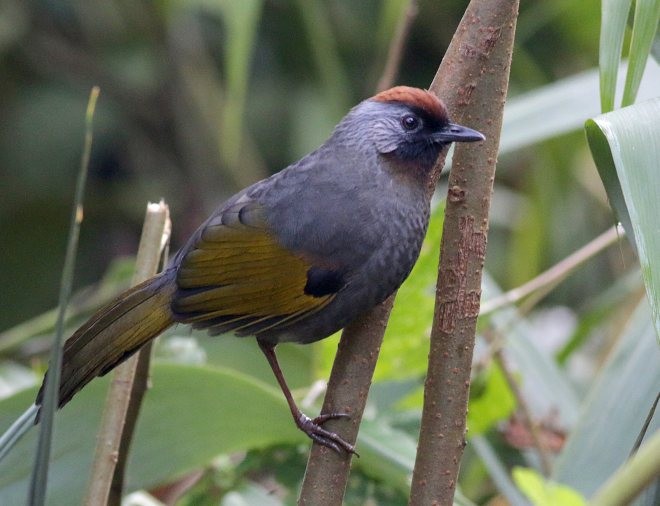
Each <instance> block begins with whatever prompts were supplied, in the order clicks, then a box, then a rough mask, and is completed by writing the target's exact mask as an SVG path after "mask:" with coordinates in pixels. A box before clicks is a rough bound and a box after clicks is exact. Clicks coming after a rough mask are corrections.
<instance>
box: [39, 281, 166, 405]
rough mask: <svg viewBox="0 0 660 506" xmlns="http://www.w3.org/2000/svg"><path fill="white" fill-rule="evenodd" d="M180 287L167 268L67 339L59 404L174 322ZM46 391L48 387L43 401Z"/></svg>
mask: <svg viewBox="0 0 660 506" xmlns="http://www.w3.org/2000/svg"><path fill="white" fill-rule="evenodd" d="M175 290H176V284H175V283H174V279H173V273H172V271H166V272H164V273H162V274H160V275H158V276H156V277H154V278H151V279H149V280H147V281H145V282H143V283H141V284H139V285H136V286H135V287H133V288H131V289H130V290H128V291H126V292H124V293H122V294H121V295H120V296H119V297H117V298H116V299H115V300H114V301H113V302H111V303H110V304H108V305H106V306H104V307H102V308H101V309H99V310H98V311H97V312H96V313H95V314H94V315H93V316H92V317H91V318H90V319H89V320H88V321H87V322H86V323H85V324H84V325H83V326H82V327H80V328H79V329H78V330H77V331H76V332H75V333H74V334H73V335H72V336H71V337H70V338H69V339H68V340H67V341H66V342H65V343H64V352H63V353H64V355H63V357H62V375H61V378H60V389H59V403H58V406H59V407H62V406H64V405H65V404H66V403H67V402H69V401H70V400H71V398H72V397H73V396H74V395H75V394H76V392H78V391H79V390H80V389H81V388H83V387H84V386H85V385H86V384H87V383H89V382H90V381H91V380H92V379H94V378H95V377H96V376H102V375H104V374H105V373H107V372H108V371H110V370H112V369H113V368H114V367H115V366H117V365H119V364H120V363H121V362H123V361H124V360H126V359H127V358H128V357H129V356H131V355H132V354H133V353H135V352H136V351H138V350H139V349H140V348H141V347H142V346H143V345H144V344H146V343H147V342H148V341H150V340H151V339H153V338H155V337H156V336H158V335H159V334H160V333H161V332H163V331H164V330H165V329H167V328H168V327H169V326H171V325H172V324H173V323H174V319H173V315H172V311H171V310H170V301H171V300H172V295H173V294H174V291H175ZM42 396H43V386H42V388H41V390H40V391H39V394H38V396H37V401H36V404H37V405H41V400H42Z"/></svg>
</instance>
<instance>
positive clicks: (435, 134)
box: [374, 103, 484, 166]
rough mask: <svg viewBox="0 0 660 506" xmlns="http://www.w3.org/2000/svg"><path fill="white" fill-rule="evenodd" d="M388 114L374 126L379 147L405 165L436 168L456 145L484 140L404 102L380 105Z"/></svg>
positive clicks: (480, 135) (477, 134)
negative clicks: (444, 152) (443, 154)
mask: <svg viewBox="0 0 660 506" xmlns="http://www.w3.org/2000/svg"><path fill="white" fill-rule="evenodd" d="M378 106H380V107H381V108H382V112H384V113H385V114H384V115H383V116H382V117H381V119H380V120H379V121H377V122H376V124H375V125H374V140H375V142H376V148H377V149H378V151H379V152H380V153H381V154H383V155H388V156H392V157H395V158H397V159H399V160H400V161H402V162H415V163H419V164H420V165H424V166H426V165H429V164H430V165H432V164H433V163H434V162H435V160H436V159H437V158H438V155H439V153H440V150H441V149H442V148H444V147H445V146H447V145H449V144H451V143H452V142H473V141H481V140H484V136H483V135H482V134H480V133H479V132H477V131H475V130H472V129H469V128H466V127H463V126H460V125H456V124H453V123H450V122H449V121H448V120H447V118H446V117H436V116H432V115H430V114H429V113H427V112H426V111H425V110H423V109H419V108H416V107H411V106H409V105H407V104H400V103H383V104H378Z"/></svg>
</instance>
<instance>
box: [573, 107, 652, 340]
mask: <svg viewBox="0 0 660 506" xmlns="http://www.w3.org/2000/svg"><path fill="white" fill-rule="evenodd" d="M585 128H586V130H587V136H588V139H589V141H590V146H591V148H592V154H593V157H594V160H595V161H596V164H597V165H598V167H599V172H600V173H601V174H603V180H604V181H605V182H606V183H607V188H608V189H609V192H608V194H609V195H612V198H611V200H612V201H613V202H614V205H615V207H616V208H617V210H618V215H619V216H622V215H623V216H626V217H627V219H625V220H623V223H624V226H626V225H627V226H628V228H626V232H627V233H628V235H629V237H631V241H634V243H635V244H636V246H637V248H636V250H637V254H638V256H639V261H640V263H641V268H642V276H643V278H644V283H645V285H646V288H647V296H648V299H649V301H650V303H651V308H652V311H653V315H654V317H653V319H654V322H655V327H656V332H657V334H658V338H659V339H660V269H659V268H658V266H660V234H658V232H657V219H658V215H659V214H660V202H659V201H658V192H657V186H658V167H657V163H658V159H660V136H659V135H658V132H659V131H660V99H655V100H651V101H648V102H642V103H640V104H638V105H634V106H630V107H626V108H624V109H619V110H618V111H614V112H611V113H608V114H604V115H602V116H599V117H597V118H595V119H593V120H589V121H588V122H587V124H586V127H585ZM615 199H616V200H615Z"/></svg>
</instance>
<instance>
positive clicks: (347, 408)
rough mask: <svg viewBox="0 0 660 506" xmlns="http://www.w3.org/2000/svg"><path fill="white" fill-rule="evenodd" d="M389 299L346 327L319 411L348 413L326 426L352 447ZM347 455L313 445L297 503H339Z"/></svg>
mask: <svg viewBox="0 0 660 506" xmlns="http://www.w3.org/2000/svg"><path fill="white" fill-rule="evenodd" d="M393 302H394V295H392V296H390V298H389V299H387V300H386V301H385V302H383V303H382V304H380V305H378V306H376V308H375V309H373V310H371V311H370V312H369V313H367V314H365V315H364V316H363V317H361V318H360V319H358V320H356V321H355V322H353V323H351V324H350V325H349V326H348V327H346V328H345V329H344V332H343V333H342V336H341V341H340V342H339V348H338V350H337V356H336V357H335V361H334V364H333V366H332V372H331V374H330V381H329V382H328V390H327V392H326V394H325V400H324V402H323V408H322V410H321V413H347V414H349V415H350V416H351V417H350V419H345V420H330V421H329V422H327V423H326V424H325V426H326V427H327V428H328V429H330V430H332V431H336V432H338V433H339V434H341V437H342V438H343V439H344V440H346V441H347V442H349V443H351V444H355V440H356V438H357V434H358V430H359V428H360V421H361V420H362V413H363V411H364V407H365V405H366V402H367V395H368V393H369V386H370V385H371V378H372V376H373V372H374V369H375V367H376V361H377V360H378V353H379V352H380V345H381V343H382V341H383V335H384V333H385V327H386V325H387V320H388V318H389V316H390V311H391V310H392V303H393ZM350 467H351V455H349V454H345V453H342V454H338V453H336V452H334V451H333V450H331V449H329V448H327V447H325V446H323V445H320V444H317V443H314V445H313V446H312V451H311V452H310V455H309V459H308V461H307V469H306V471H305V477H304V479H303V483H302V488H301V491H300V496H299V498H298V504H299V505H305V506H331V505H340V504H342V499H343V497H344V491H345V489H346V482H347V481H348V473H349V471H350Z"/></svg>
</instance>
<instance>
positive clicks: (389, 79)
mask: <svg viewBox="0 0 660 506" xmlns="http://www.w3.org/2000/svg"><path fill="white" fill-rule="evenodd" d="M418 11H419V8H418V7H417V0H409V1H408V5H407V6H406V11H405V13H404V15H403V16H401V18H400V19H399V22H398V24H397V25H396V31H395V32H394V37H393V38H392V41H391V42H390V47H389V50H388V52H387V60H386V61H385V68H384V69H383V75H382V76H381V77H380V80H379V81H378V86H377V91H383V90H386V89H388V88H390V87H391V86H393V85H394V81H395V80H396V76H397V74H398V73H399V67H401V58H402V57H403V51H404V49H405V48H406V42H407V41H408V35H410V29H411V28H412V25H413V22H414V21H415V18H416V17H417V13H418Z"/></svg>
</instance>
